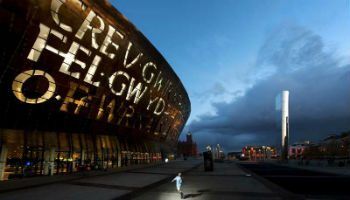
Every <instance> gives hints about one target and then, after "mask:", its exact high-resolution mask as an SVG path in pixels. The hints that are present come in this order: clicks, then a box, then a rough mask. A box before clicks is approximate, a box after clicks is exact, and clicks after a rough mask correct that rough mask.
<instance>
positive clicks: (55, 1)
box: [51, 0, 72, 32]
mask: <svg viewBox="0 0 350 200" xmlns="http://www.w3.org/2000/svg"><path fill="white" fill-rule="evenodd" d="M64 3H66V0H52V1H51V16H52V19H53V20H54V21H55V23H56V24H57V25H58V26H59V27H61V28H62V29H63V30H65V31H67V32H72V27H70V26H68V25H66V24H64V23H62V22H61V21H60V19H59V18H58V11H59V10H60V8H61V6H62V5H63V4H64Z"/></svg>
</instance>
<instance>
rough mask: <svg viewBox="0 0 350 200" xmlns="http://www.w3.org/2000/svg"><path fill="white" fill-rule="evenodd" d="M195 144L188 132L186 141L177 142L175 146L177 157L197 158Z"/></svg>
mask: <svg viewBox="0 0 350 200" xmlns="http://www.w3.org/2000/svg"><path fill="white" fill-rule="evenodd" d="M197 154H198V151H197V144H196V142H194V141H193V139H192V134H191V133H190V132H189V133H187V135H186V141H179V142H178V145H177V155H178V156H184V157H193V156H197Z"/></svg>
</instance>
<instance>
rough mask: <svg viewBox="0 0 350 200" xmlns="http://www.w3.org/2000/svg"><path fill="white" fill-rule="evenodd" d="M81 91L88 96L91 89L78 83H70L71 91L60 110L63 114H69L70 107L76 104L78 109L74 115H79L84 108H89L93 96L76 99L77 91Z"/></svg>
mask: <svg viewBox="0 0 350 200" xmlns="http://www.w3.org/2000/svg"><path fill="white" fill-rule="evenodd" d="M78 88H79V89H80V90H81V91H84V92H85V93H86V94H88V93H89V88H88V87H86V86H83V85H78V84H77V83H74V82H70V83H69V90H68V92H67V96H66V98H65V99H64V102H63V104H62V105H61V108H60V110H61V111H63V112H68V111H69V110H68V105H69V104H74V105H76V108H75V110H74V114H76V115H77V114H79V113H80V111H81V110H82V108H84V107H88V105H89V103H88V101H89V100H91V96H89V95H88V96H85V97H82V98H80V99H74V98H73V97H74V94H75V93H76V91H77V89H78Z"/></svg>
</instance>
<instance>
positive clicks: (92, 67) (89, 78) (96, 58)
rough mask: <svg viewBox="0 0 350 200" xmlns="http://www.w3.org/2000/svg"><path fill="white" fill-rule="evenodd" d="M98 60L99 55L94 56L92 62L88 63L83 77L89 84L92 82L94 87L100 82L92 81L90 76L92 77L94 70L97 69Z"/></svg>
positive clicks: (99, 58) (99, 59)
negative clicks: (88, 65)
mask: <svg viewBox="0 0 350 200" xmlns="http://www.w3.org/2000/svg"><path fill="white" fill-rule="evenodd" d="M100 61H101V57H100V56H98V55H96V56H95V57H94V60H93V61H92V64H91V65H90V67H89V70H88V72H87V74H86V76H85V78H84V81H85V82H87V83H89V84H92V85H94V86H96V87H99V86H100V82H93V81H92V78H93V77H94V75H95V73H96V70H97V66H98V65H99V64H100Z"/></svg>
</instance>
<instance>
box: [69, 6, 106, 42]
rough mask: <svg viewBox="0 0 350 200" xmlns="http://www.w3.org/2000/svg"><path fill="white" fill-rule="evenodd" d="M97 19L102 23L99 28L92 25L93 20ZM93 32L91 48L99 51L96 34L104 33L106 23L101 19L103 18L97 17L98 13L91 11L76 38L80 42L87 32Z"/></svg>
mask: <svg viewBox="0 0 350 200" xmlns="http://www.w3.org/2000/svg"><path fill="white" fill-rule="evenodd" d="M94 17H96V18H97V19H98V21H99V23H100V26H99V27H98V28H94V27H93V26H92V25H91V23H92V20H93V19H94ZM88 29H89V30H91V34H92V35H91V46H92V47H93V48H95V49H98V47H99V45H98V44H97V42H96V34H100V33H102V31H103V30H104V29H105V23H104V22H103V20H102V19H101V17H99V16H96V13H95V12H94V11H90V12H89V14H88V16H87V17H86V18H85V20H84V22H83V23H82V24H81V26H80V28H79V30H78V31H77V33H76V34H75V37H77V38H79V39H80V40H81V39H82V38H83V37H84V35H85V33H86V31H87V30H88Z"/></svg>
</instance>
